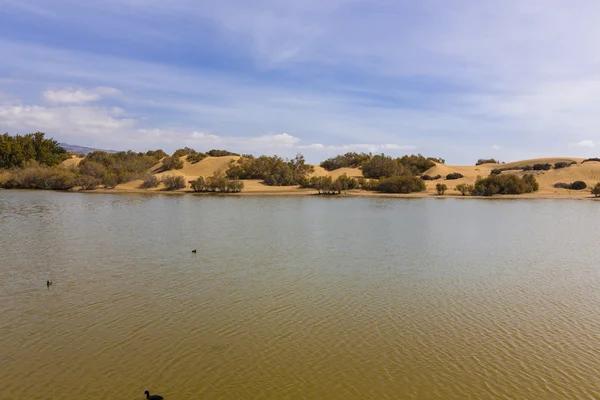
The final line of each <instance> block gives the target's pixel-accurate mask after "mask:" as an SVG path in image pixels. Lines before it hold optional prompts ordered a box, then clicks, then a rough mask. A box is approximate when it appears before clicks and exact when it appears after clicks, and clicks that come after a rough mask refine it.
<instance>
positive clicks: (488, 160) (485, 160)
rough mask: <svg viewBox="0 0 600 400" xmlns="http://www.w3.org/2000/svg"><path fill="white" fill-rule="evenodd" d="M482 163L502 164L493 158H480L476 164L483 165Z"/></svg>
mask: <svg viewBox="0 0 600 400" xmlns="http://www.w3.org/2000/svg"><path fill="white" fill-rule="evenodd" d="M481 164H500V161H497V160H495V159H493V158H480V159H479V160H477V162H476V163H475V165H481Z"/></svg>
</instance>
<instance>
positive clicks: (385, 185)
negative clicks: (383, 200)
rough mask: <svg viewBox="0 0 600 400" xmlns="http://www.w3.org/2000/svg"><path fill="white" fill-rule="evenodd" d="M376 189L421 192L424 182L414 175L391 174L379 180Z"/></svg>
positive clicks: (393, 191) (423, 188)
mask: <svg viewBox="0 0 600 400" xmlns="http://www.w3.org/2000/svg"><path fill="white" fill-rule="evenodd" d="M376 190H377V191H379V192H385V193H412V192H422V191H424V190H425V182H423V180H422V179H420V178H418V177H416V176H409V175H402V176H393V177H390V178H383V179H381V180H379V183H378V185H377V189H376Z"/></svg>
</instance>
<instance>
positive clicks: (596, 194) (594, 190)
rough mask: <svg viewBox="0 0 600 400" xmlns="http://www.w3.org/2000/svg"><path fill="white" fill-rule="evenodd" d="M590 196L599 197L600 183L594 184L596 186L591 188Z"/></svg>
mask: <svg viewBox="0 0 600 400" xmlns="http://www.w3.org/2000/svg"><path fill="white" fill-rule="evenodd" d="M592 194H593V195H594V197H600V182H599V183H596V185H595V186H594V187H593V188H592Z"/></svg>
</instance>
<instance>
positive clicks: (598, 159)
mask: <svg viewBox="0 0 600 400" xmlns="http://www.w3.org/2000/svg"><path fill="white" fill-rule="evenodd" d="M590 161H600V158H597V157H593V158H587V159H585V160H583V161H582V162H581V163H582V164H583V163H585V162H590Z"/></svg>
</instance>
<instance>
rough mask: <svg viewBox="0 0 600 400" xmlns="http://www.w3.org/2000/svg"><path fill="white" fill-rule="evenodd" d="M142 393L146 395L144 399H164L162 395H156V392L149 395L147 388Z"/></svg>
mask: <svg viewBox="0 0 600 400" xmlns="http://www.w3.org/2000/svg"><path fill="white" fill-rule="evenodd" d="M144 394H145V395H146V399H148V400H163V399H164V397H162V396H161V395H158V394H153V395H150V392H149V391H147V390H146V391H145V392H144Z"/></svg>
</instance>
